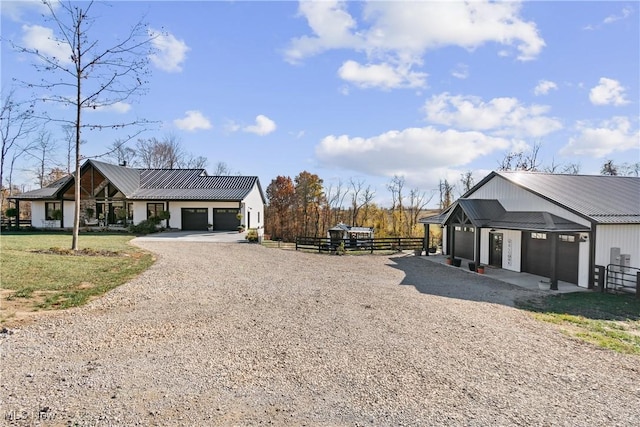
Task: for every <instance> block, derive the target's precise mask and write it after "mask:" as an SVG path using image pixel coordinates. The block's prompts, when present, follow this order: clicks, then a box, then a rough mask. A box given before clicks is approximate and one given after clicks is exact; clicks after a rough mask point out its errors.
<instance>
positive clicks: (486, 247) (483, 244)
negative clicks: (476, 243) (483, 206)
mask: <svg viewBox="0 0 640 427" xmlns="http://www.w3.org/2000/svg"><path fill="white" fill-rule="evenodd" d="M489 231H490V230H489V229H488V228H483V229H481V230H480V264H485V265H488V264H489V251H490V250H491V246H490V244H491V242H490V241H489Z"/></svg>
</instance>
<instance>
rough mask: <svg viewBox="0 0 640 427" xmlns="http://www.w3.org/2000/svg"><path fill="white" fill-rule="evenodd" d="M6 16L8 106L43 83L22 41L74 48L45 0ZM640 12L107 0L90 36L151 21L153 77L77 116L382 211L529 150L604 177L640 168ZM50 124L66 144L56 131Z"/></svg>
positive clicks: (108, 38) (99, 37)
mask: <svg viewBox="0 0 640 427" xmlns="http://www.w3.org/2000/svg"><path fill="white" fill-rule="evenodd" d="M84 4H85V5H86V4H87V3H84ZM0 8H1V9H0V16H1V25H2V27H1V35H2V46H1V48H2V51H1V55H2V56H1V59H2V65H1V73H2V75H1V83H2V92H3V96H4V94H5V93H6V91H7V88H10V87H12V85H13V82H12V81H13V79H14V78H16V77H19V78H20V79H21V80H24V81H32V80H33V81H37V80H38V79H40V78H41V77H42V76H41V74H38V73H37V72H36V70H35V68H34V63H36V62H37V60H36V59H35V58H34V57H33V56H27V55H25V54H21V53H19V52H16V51H15V50H14V49H13V48H12V46H11V42H13V43H15V44H17V45H21V46H24V47H29V48H36V49H39V51H40V52H45V53H48V54H58V56H59V57H63V58H64V57H65V55H66V53H68V51H67V50H66V49H65V46H64V45H63V44H61V43H55V41H54V39H55V38H56V34H57V33H56V29H55V27H54V25H53V23H52V22H51V21H50V20H47V11H46V10H45V9H43V8H42V6H41V5H39V3H38V2H37V1H19V2H11V1H5V0H3V1H2V3H1V5H0ZM639 9H640V3H638V2H637V1H630V2H625V1H620V2H619V1H586V2H578V1H562V2H560V1H530V2H518V1H510V2H504V3H502V2H499V3H496V2H487V1H480V0H478V1H470V2H458V1H448V2H447V1H441V2H437V1H366V2H351V1H350V2H341V1H302V2H294V1H279V2H272V1H195V2H189V1H179V2H178V1H151V2H136V1H114V2H111V3H102V2H100V3H97V4H94V5H93V6H92V9H91V11H92V12H93V16H92V17H93V18H95V22H94V24H93V26H92V27H91V29H90V32H89V37H90V38H92V39H93V40H95V41H96V42H98V43H100V45H104V46H109V45H112V44H113V43H114V42H115V41H116V40H118V38H119V37H120V38H121V37H123V35H124V34H126V33H127V32H128V31H129V29H130V28H131V27H132V26H133V25H134V24H136V23H137V22H139V21H143V22H145V23H146V24H147V25H148V27H149V31H150V33H151V34H152V35H154V38H153V39H152V42H151V43H152V45H153V46H152V47H153V48H154V53H153V54H152V55H151V56H150V57H149V60H150V61H149V71H150V72H151V75H150V78H149V79H148V84H147V85H146V88H147V92H146V93H145V94H144V95H142V96H140V97H138V98H135V99H129V100H127V101H125V102H121V103H118V104H116V105H114V106H111V107H109V108H102V109H97V111H92V112H89V113H86V114H85V116H84V117H85V118H86V120H89V121H91V120H98V121H101V120H104V121H105V122H110V123H115V122H119V123H124V122H128V121H131V120H135V119H139V118H144V119H146V120H149V121H152V122H153V123H152V124H150V125H149V126H148V127H147V130H146V131H145V132H144V133H142V134H141V135H140V136H139V137H141V138H151V137H156V138H158V139H161V138H163V137H165V136H168V135H171V136H173V137H175V138H176V139H177V140H179V141H180V143H181V145H182V146H183V147H184V149H185V150H186V151H188V152H190V153H192V154H193V155H194V156H204V157H206V158H207V159H208V167H207V169H208V170H209V171H210V172H211V171H212V170H213V169H214V168H215V166H216V164H217V163H218V162H224V163H226V165H227V166H228V167H229V168H230V169H231V170H232V171H233V172H234V173H239V174H242V175H257V176H258V177H259V179H260V181H261V183H262V187H263V189H266V188H267V186H268V185H269V183H270V182H271V180H273V179H275V178H276V177H277V176H289V177H291V178H294V177H295V176H296V175H298V174H299V173H300V172H302V171H308V172H311V173H314V174H317V175H318V176H319V177H320V178H321V179H323V181H324V185H325V187H329V186H332V187H333V188H335V187H336V186H337V185H338V183H339V182H342V184H343V187H347V186H348V185H349V182H350V181H353V182H362V183H364V185H365V186H370V187H371V189H372V190H373V191H375V198H374V201H375V202H377V203H378V204H380V205H388V203H389V201H390V193H389V191H388V189H387V185H388V184H389V183H390V181H391V179H392V178H393V177H394V176H400V177H404V180H405V189H406V190H407V192H408V190H409V189H418V190H419V191H422V192H424V193H425V194H431V193H432V192H433V191H435V189H436V188H437V187H438V182H439V181H440V180H441V179H447V180H449V182H451V183H453V184H456V185H457V188H458V190H459V189H460V188H461V187H462V186H461V184H460V182H459V181H460V177H461V175H462V174H463V173H465V172H467V171H471V172H472V173H473V176H474V178H475V181H476V182H477V181H479V180H480V179H482V177H484V176H485V175H487V174H488V173H489V172H490V171H492V170H495V169H496V168H498V166H499V163H500V162H501V160H502V159H504V157H505V154H506V153H508V152H511V151H523V152H525V153H527V152H528V150H531V148H532V147H533V146H535V145H536V144H537V145H539V146H540V150H539V153H538V159H539V160H540V163H541V165H542V166H543V167H544V166H550V165H552V164H553V165H569V164H577V165H579V167H580V173H582V174H597V173H599V172H600V168H601V166H602V164H603V163H604V162H605V161H607V160H613V161H614V163H617V164H622V163H628V164H629V163H635V162H640V132H639V124H638V122H639V119H640V107H639V105H640V104H639V103H640V29H639V27H640V18H639V13H640V10H639ZM26 92H27V89H26V88H23V87H19V88H18V89H16V94H17V96H27V93H26ZM40 108H48V109H49V113H50V114H51V115H56V116H64V117H68V115H69V114H73V112H72V111H71V110H69V109H64V108H61V107H59V106H44V107H42V106H41V107H40ZM47 126H48V128H47V130H48V131H50V132H51V134H52V135H54V138H55V139H60V140H62V139H63V133H62V131H61V129H60V127H59V125H57V124H51V123H50V124H48V125H47ZM127 132H131V130H127V129H126V128H125V129H118V130H101V131H88V132H85V133H84V134H83V139H84V140H86V143H85V144H83V146H82V154H83V155H84V156H87V157H90V156H96V155H100V154H102V153H104V151H105V147H107V146H108V145H110V144H111V143H113V141H115V140H116V139H123V138H126V136H127V135H129V134H130V133H127ZM62 145H64V144H62V143H61V146H62ZM63 151H64V150H62V147H61V150H60V152H59V157H60V158H61V159H62V158H63V157H64V156H66V154H63ZM29 162H31V163H29ZM31 164H33V160H31V161H30V160H28V159H26V158H25V159H23V165H22V166H21V169H20V170H21V171H22V172H20V173H19V175H18V176H19V177H20V178H19V179H21V180H22V181H23V182H29V183H30V184H33V183H34V179H33V175H29V174H28V173H27V172H24V171H25V170H28V169H29V168H30V165H31ZM20 174H22V175H20ZM14 181H16V179H15V178H14ZM32 188H37V186H35V185H34V186H33V187H32ZM459 193H460V191H457V194H459ZM437 199H438V196H437V195H436V197H435V198H434V200H433V202H432V203H431V204H430V206H435V205H437Z"/></svg>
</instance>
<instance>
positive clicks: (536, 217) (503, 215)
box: [418, 199, 589, 232]
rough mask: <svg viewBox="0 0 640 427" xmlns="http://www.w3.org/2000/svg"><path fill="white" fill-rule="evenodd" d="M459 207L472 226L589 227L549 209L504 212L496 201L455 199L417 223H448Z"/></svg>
mask: <svg viewBox="0 0 640 427" xmlns="http://www.w3.org/2000/svg"><path fill="white" fill-rule="evenodd" d="M460 210H462V211H463V212H464V214H465V215H466V218H467V219H468V220H469V222H471V224H472V225H473V226H474V227H482V228H502V229H508V230H528V231H558V232H563V231H564V232H580V231H588V230H589V227H585V226H584V225H580V224H577V223H575V222H573V221H570V220H568V219H565V218H561V217H559V216H558V215H554V214H552V213H549V212H526V211H507V210H505V209H504V207H503V206H502V204H500V202H499V201H498V200H491V199H458V200H457V201H456V202H455V203H453V204H452V205H451V206H449V208H447V209H446V210H445V211H443V212H442V213H440V214H439V215H435V216H432V217H427V218H422V219H420V220H419V221H418V222H420V223H423V224H441V225H444V224H448V223H449V220H450V219H453V218H454V217H456V216H457V214H456V212H459V211H460Z"/></svg>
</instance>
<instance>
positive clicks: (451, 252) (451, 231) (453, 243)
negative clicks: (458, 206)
mask: <svg viewBox="0 0 640 427" xmlns="http://www.w3.org/2000/svg"><path fill="white" fill-rule="evenodd" d="M448 227H449V228H448V229H447V231H448V233H447V236H448V240H449V250H448V251H447V252H449V255H450V256H451V258H455V257H456V239H455V236H454V233H455V232H456V226H455V225H454V224H450V225H449V226H448Z"/></svg>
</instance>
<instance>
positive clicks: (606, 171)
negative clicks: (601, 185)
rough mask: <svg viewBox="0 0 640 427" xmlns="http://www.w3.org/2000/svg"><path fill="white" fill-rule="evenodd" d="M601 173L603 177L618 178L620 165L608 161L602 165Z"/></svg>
mask: <svg viewBox="0 0 640 427" xmlns="http://www.w3.org/2000/svg"><path fill="white" fill-rule="evenodd" d="M600 173H601V174H602V175H611V176H616V175H618V165H616V164H615V163H613V160H607V161H606V162H605V163H604V164H603V165H602V168H601V169H600Z"/></svg>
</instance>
